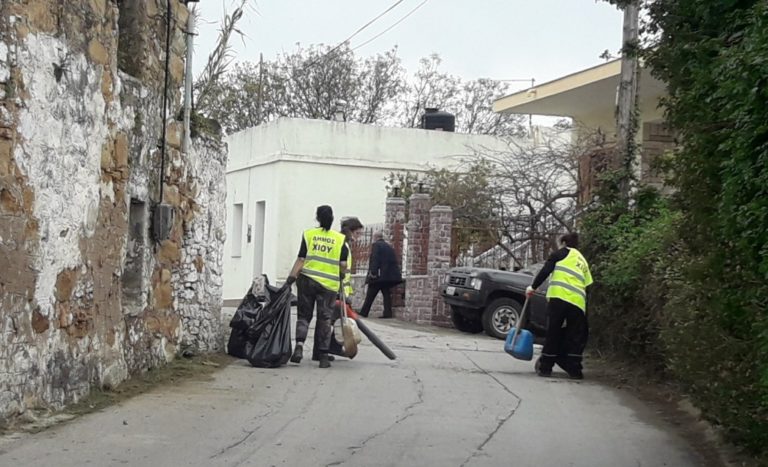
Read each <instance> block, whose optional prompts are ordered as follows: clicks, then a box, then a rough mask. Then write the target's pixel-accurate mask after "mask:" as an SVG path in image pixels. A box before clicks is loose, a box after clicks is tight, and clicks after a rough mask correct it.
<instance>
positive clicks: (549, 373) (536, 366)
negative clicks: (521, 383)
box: [533, 357, 552, 378]
mask: <svg viewBox="0 0 768 467" xmlns="http://www.w3.org/2000/svg"><path fill="white" fill-rule="evenodd" d="M533 368H534V369H535V370H536V374H537V375H539V376H543V377H545V378H548V377H550V376H552V370H542V369H541V357H539V358H538V359H537V360H536V363H535V364H534V365H533Z"/></svg>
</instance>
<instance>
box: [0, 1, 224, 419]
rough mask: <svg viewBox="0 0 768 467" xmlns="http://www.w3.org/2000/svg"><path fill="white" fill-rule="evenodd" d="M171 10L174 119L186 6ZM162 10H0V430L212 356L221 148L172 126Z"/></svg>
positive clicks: (140, 5)
mask: <svg viewBox="0 0 768 467" xmlns="http://www.w3.org/2000/svg"><path fill="white" fill-rule="evenodd" d="M171 5H172V11H171V16H172V22H171V24H172V45H171V51H170V57H169V58H170V87H169V89H170V91H171V92H170V95H169V98H170V99H169V100H170V103H171V105H170V111H169V115H176V114H177V111H178V105H179V101H180V96H179V92H178V89H180V86H181V84H182V82H183V79H184V76H183V71H184V62H183V57H184V51H185V50H184V47H185V46H184V40H185V37H184V33H183V26H184V25H185V23H186V18H187V15H188V11H187V10H186V8H185V7H184V5H183V4H182V3H181V2H178V1H174V2H171ZM165 8H166V1H165V0H134V1H131V2H117V1H114V0H68V1H67V2H63V1H60V0H2V1H0V420H1V419H4V418H8V417H11V416H14V415H17V414H19V413H21V412H23V411H25V410H28V409H30V408H61V407H62V406H64V405H65V404H68V403H72V402H74V401H76V400H77V399H79V398H81V397H82V396H84V395H86V394H87V393H88V392H89V391H90V388H91V387H92V386H94V385H98V386H108V387H111V386H115V385H117V384H119V383H120V382H121V381H122V380H124V379H125V378H126V377H127V376H128V375H129V374H131V373H134V372H140V371H144V370H146V369H148V368H151V367H154V366H157V365H161V364H163V363H165V362H167V361H168V360H170V359H172V358H174V356H176V355H178V354H179V353H181V352H184V351H187V350H190V351H193V352H197V351H208V350H214V349H216V348H217V347H218V345H219V343H218V339H217V334H218V326H219V320H220V311H221V309H220V306H221V285H222V283H221V278H222V246H223V241H224V228H225V225H224V222H225V219H224V212H225V211H224V196H225V186H224V183H225V176H224V172H225V166H226V148H225V147H224V145H222V144H221V143H220V142H219V140H218V139H216V138H215V137H204V136H201V137H198V138H196V139H195V140H194V141H193V144H192V147H191V149H190V150H189V151H188V153H186V154H182V153H181V151H180V147H181V139H182V134H181V124H180V123H179V122H168V123H167V130H168V146H167V150H166V157H165V163H164V166H165V173H164V174H163V176H164V183H163V185H162V189H163V200H164V202H165V203H168V204H170V205H172V206H173V208H174V213H175V214H174V218H173V223H172V228H171V231H170V236H169V238H168V239H166V240H164V241H162V242H157V241H155V240H154V238H153V237H152V235H151V233H150V232H151V226H152V213H153V212H154V207H155V205H156V204H157V203H158V201H159V196H160V195H159V194H160V189H161V183H160V166H161V160H160V159H161V151H160V149H159V142H160V141H161V135H162V131H163V125H164V122H163V121H162V117H161V108H162V102H163V101H162V96H163V89H164V83H165V68H164V61H165V47H164V46H165V44H164V41H163V40H160V38H162V39H164V38H165V28H166V24H167V23H166V21H165V17H166V15H165V13H166V11H165Z"/></svg>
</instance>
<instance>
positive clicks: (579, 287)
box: [547, 248, 592, 313]
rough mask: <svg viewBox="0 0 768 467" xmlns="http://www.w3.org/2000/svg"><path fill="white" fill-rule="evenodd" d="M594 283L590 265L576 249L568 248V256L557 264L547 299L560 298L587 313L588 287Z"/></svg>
mask: <svg viewBox="0 0 768 467" xmlns="http://www.w3.org/2000/svg"><path fill="white" fill-rule="evenodd" d="M591 283H592V274H591V273H590V272H589V264H588V263H587V260H586V259H584V256H582V255H581V253H580V252H579V250H577V249H576V248H568V256H566V257H565V258H564V259H562V260H560V261H558V262H557V264H555V270H554V272H552V278H551V279H550V281H549V288H548V289H547V298H548V299H549V298H559V299H560V300H563V301H566V302H568V303H571V304H573V305H576V306H577V307H579V308H580V309H581V311H583V312H585V313H586V311H587V286H588V285H590V284H591Z"/></svg>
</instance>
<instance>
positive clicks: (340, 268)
mask: <svg viewBox="0 0 768 467" xmlns="http://www.w3.org/2000/svg"><path fill="white" fill-rule="evenodd" d="M316 219H317V221H318V222H319V223H320V227H318V228H314V229H309V230H307V231H305V232H304V235H303V236H302V239H301V247H300V249H299V255H298V258H296V262H295V263H294V264H293V269H291V273H290V275H289V276H288V279H287V280H286V283H287V284H288V286H289V287H290V284H293V283H294V282H296V287H297V289H298V307H297V308H298V310H297V315H298V316H297V319H296V349H295V350H294V352H293V355H292V356H291V362H293V363H300V362H301V359H302V357H303V350H304V341H306V339H307V334H308V333H309V323H310V321H312V314H313V311H314V308H315V305H317V322H316V323H315V347H316V349H317V352H318V355H313V357H315V356H316V357H317V359H318V360H319V361H320V368H330V366H331V362H330V359H329V355H328V349H329V346H330V343H331V332H332V330H333V328H332V327H331V314H332V312H333V306H334V302H335V301H336V294H338V292H339V288H340V287H341V283H342V281H343V280H344V276H345V273H346V269H347V257H348V256H349V249H348V248H347V246H346V245H345V242H344V235H342V234H341V233H339V232H336V231H334V230H331V226H332V225H333V209H331V207H330V206H325V205H324V206H319V207H318V208H317V213H316Z"/></svg>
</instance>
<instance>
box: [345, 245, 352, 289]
mask: <svg viewBox="0 0 768 467" xmlns="http://www.w3.org/2000/svg"><path fill="white" fill-rule="evenodd" d="M347 250H348V254H347V274H346V275H345V276H344V295H346V296H347V297H351V296H352V294H353V293H355V291H354V289H352V248H350V247H349V245H347Z"/></svg>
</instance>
